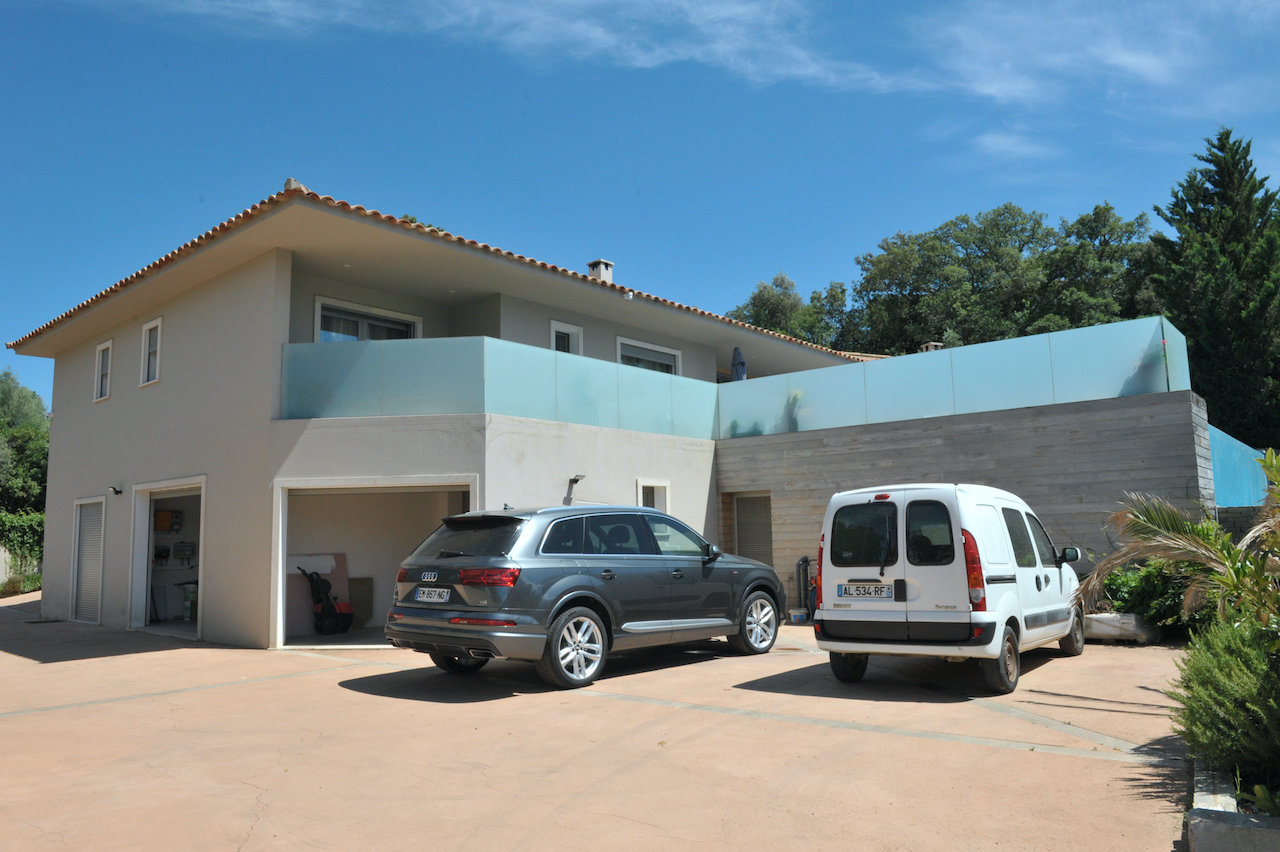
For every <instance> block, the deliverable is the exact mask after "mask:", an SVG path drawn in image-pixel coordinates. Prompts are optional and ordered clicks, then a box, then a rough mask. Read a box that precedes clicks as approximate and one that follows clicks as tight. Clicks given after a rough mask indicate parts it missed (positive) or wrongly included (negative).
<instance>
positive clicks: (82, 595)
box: [74, 501, 106, 624]
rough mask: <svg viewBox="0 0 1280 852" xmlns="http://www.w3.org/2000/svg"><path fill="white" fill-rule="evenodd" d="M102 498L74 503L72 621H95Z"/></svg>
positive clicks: (98, 602) (103, 506)
mask: <svg viewBox="0 0 1280 852" xmlns="http://www.w3.org/2000/svg"><path fill="white" fill-rule="evenodd" d="M105 507H106V502H105V501H95V502H93V503H81V504H79V505H78V506H76V553H75V556H76V573H75V580H76V595H75V612H74V618H75V620H76V621H91V622H93V623H94V624H97V623H98V621H99V612H100V610H101V605H100V597H101V590H102V532H103V523H102V522H103V515H104V509H105Z"/></svg>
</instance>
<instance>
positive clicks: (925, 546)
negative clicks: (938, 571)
mask: <svg viewBox="0 0 1280 852" xmlns="http://www.w3.org/2000/svg"><path fill="white" fill-rule="evenodd" d="M955 558H956V547H955V540H954V539H953V538H952V537H951V513H950V512H948V511H947V507H946V506H945V505H943V504H942V503H939V502H938V501H937V500H916V501H914V502H912V503H909V504H907V560H908V561H909V562H910V563H911V564H912V565H950V564H951V563H952V562H954V561H955Z"/></svg>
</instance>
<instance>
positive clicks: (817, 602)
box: [813, 533, 827, 609]
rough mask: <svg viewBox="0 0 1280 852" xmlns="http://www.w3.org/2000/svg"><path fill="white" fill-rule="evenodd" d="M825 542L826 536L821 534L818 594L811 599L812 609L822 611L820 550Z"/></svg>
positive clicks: (819, 555)
mask: <svg viewBox="0 0 1280 852" xmlns="http://www.w3.org/2000/svg"><path fill="white" fill-rule="evenodd" d="M826 542H827V534H826V533H823V534H822V535H820V536H819V537H818V573H817V584H818V593H817V594H816V595H815V596H814V599H813V608H814V609H822V550H823V546H824V545H825V544H826Z"/></svg>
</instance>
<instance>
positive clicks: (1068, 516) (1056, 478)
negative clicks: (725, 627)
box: [716, 391, 1213, 600]
mask: <svg viewBox="0 0 1280 852" xmlns="http://www.w3.org/2000/svg"><path fill="white" fill-rule="evenodd" d="M1207 422H1208V421H1207V418H1206V416H1205V409H1204V402H1203V400H1201V399H1200V397H1198V396H1196V395H1195V394H1193V393H1191V392H1189V391H1179V392H1173V393H1160V394H1146V395H1142V396H1132V397H1125V398H1122V399H1109V400H1099V401H1092V402H1080V403H1070V404H1063V405H1049V406H1039V407H1035V408H1022V409H1017V410H1014V411H1000V412H985V413H981V414H962V415H955V416H951V417H937V418H930V419H928V420H911V421H904V422H898V423H878V424H874V425H870V426H848V427H844V428H840V429H824V430H820V431H814V432H793V433H788V434H784V435H763V436H758V437H753V438H736V439H731V440H725V441H717V442H716V472H717V485H718V487H719V491H720V493H721V495H722V498H721V501H720V506H721V513H722V514H721V529H722V530H727V529H732V518H731V517H726V515H727V514H728V513H729V512H730V511H731V506H732V503H731V502H730V500H729V499H728V498H729V496H730V495H732V494H734V493H741V492H750V491H757V492H768V493H769V494H770V496H771V497H772V499H773V523H774V528H773V557H774V567H776V568H777V570H778V573H779V575H781V576H782V577H783V579H784V581H786V582H787V583H788V584H789V594H791V595H795V594H797V591H798V590H797V589H796V588H795V584H794V580H793V578H794V574H795V567H794V566H795V563H796V560H797V559H799V558H800V557H801V556H805V555H807V556H810V557H816V556H817V546H818V535H819V533H820V532H821V529H820V528H821V525H822V518H823V515H824V514H825V512H826V507H827V501H828V500H829V499H830V498H831V495H832V494H834V493H835V492H837V491H845V490H849V489H852V488H863V487H872V486H876V485H888V484H892V483H908V482H967V483H977V484H981V485H991V486H995V487H997V488H1004V489H1006V490H1008V491H1012V492H1013V493H1015V494H1017V495H1019V496H1020V497H1022V498H1023V499H1024V500H1026V501H1027V502H1028V503H1029V504H1030V505H1031V507H1032V508H1033V509H1035V510H1036V512H1037V513H1038V514H1039V516H1040V518H1041V519H1042V520H1043V521H1044V523H1045V527H1046V528H1047V529H1048V531H1049V534H1050V535H1051V536H1053V540H1054V544H1056V545H1057V546H1058V547H1064V546H1066V545H1075V546H1078V547H1080V548H1081V550H1082V551H1083V550H1085V549H1088V550H1092V551H1094V552H1106V551H1109V550H1110V549H1111V544H1110V542H1109V540H1108V537H1107V533H1106V532H1105V531H1104V530H1103V524H1104V523H1105V521H1106V518H1107V517H1108V516H1109V515H1110V514H1111V513H1112V512H1114V511H1115V510H1116V509H1117V508H1118V505H1117V504H1118V503H1119V502H1120V501H1121V500H1123V499H1124V493H1125V492H1126V491H1141V492H1147V493H1152V494H1158V495H1161V496H1163V497H1166V498H1168V499H1169V500H1171V501H1172V502H1173V503H1174V504H1175V505H1177V506H1179V507H1181V508H1185V509H1188V510H1195V509H1197V508H1198V507H1199V506H1200V505H1202V504H1204V505H1207V506H1208V507H1209V508H1210V509H1212V507H1213V471H1212V465H1211V464H1210V460H1209V455H1208V453H1209V450H1208V429H1207ZM722 540H725V539H722ZM728 540H729V541H731V540H732V539H728ZM793 600H795V598H793Z"/></svg>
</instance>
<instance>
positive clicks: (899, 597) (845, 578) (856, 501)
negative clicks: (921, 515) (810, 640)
mask: <svg viewBox="0 0 1280 852" xmlns="http://www.w3.org/2000/svg"><path fill="white" fill-rule="evenodd" d="M904 496H905V492H903V491H882V492H879V493H876V492H872V491H866V492H859V493H855V494H850V495H848V496H847V497H844V498H841V499H840V500H839V501H838V502H837V503H835V504H834V505H833V506H832V507H831V509H830V510H828V517H827V521H826V524H825V529H826V530H827V531H828V532H827V539H826V542H825V546H826V564H825V565H824V566H823V568H822V616H821V617H822V619H823V631H824V633H826V635H827V638H830V639H857V640H863V641H870V642H874V641H898V642H901V641H905V640H906V639H907V603H906V596H907V595H906V582H907V580H906V572H905V570H904V567H903V563H904V559H903V556H902V542H901V529H902V506H903V498H904Z"/></svg>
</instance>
